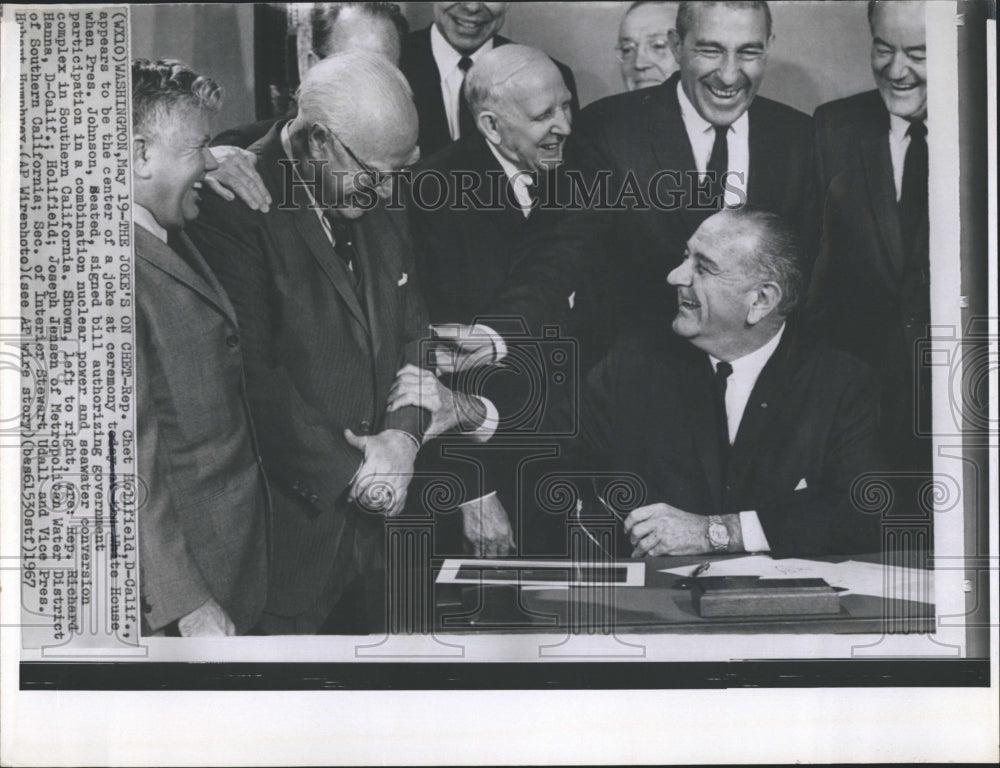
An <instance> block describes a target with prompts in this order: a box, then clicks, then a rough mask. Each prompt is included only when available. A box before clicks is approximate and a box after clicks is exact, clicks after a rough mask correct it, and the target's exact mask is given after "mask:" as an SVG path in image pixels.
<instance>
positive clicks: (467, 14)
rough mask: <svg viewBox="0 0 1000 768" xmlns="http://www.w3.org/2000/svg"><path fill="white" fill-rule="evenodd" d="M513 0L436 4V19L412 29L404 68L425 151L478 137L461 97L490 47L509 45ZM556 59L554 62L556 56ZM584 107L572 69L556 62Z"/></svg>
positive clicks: (429, 152) (574, 106)
mask: <svg viewBox="0 0 1000 768" xmlns="http://www.w3.org/2000/svg"><path fill="white" fill-rule="evenodd" d="M508 5H509V3H455V2H449V3H434V23H433V24H431V25H430V26H429V27H427V28H426V29H420V30H417V31H415V32H411V33H410V34H409V36H408V37H407V38H406V41H405V43H404V45H403V58H402V61H401V63H400V69H402V70H403V74H405V75H406V79H407V80H409V81H410V87H411V88H412V89H413V100H414V102H415V103H416V105H417V113H418V114H419V116H420V138H419V140H418V144H419V146H420V153H421V154H422V155H423V156H424V157H430V155H432V154H433V153H435V152H437V151H438V150H439V149H441V148H442V147H444V146H445V145H447V144H448V143H449V142H451V141H453V140H454V139H457V138H459V137H461V136H469V135H474V134H475V132H476V127H475V120H474V119H473V117H472V113H471V112H470V111H469V105H468V103H467V102H465V101H464V99H463V97H462V84H463V83H464V82H465V77H466V73H467V72H468V71H469V69H470V68H471V67H472V65H473V64H475V63H476V62H477V61H479V59H480V57H482V56H483V54H485V53H486V52H487V51H490V50H492V49H493V48H494V47H497V46H501V45H506V44H508V43H510V40H508V39H507V38H506V37H503V36H502V35H499V34H498V32H499V31H500V29H501V27H503V23H504V19H505V17H506V15H507V6H508ZM553 61H554V60H553ZM555 64H556V66H558V67H559V71H560V72H561V73H562V76H563V79H564V80H565V84H566V87H567V88H568V89H569V91H570V94H571V95H572V109H573V112H574V114H575V113H576V112H577V110H578V109H579V103H578V102H577V97H576V81H575V80H574V78H573V72H572V70H571V69H570V68H569V67H567V66H566V65H565V64H561V63H559V62H555Z"/></svg>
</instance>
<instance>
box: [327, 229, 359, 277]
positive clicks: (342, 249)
mask: <svg viewBox="0 0 1000 768" xmlns="http://www.w3.org/2000/svg"><path fill="white" fill-rule="evenodd" d="M326 220H327V221H328V222H330V230H331V232H332V233H333V241H334V242H333V250H334V252H335V253H336V254H337V255H338V256H339V257H340V260H341V261H342V262H344V266H345V267H347V273H348V275H350V278H351V284H352V285H353V287H354V290H355V291H357V290H358V288H359V286H360V285H361V273H360V271H359V270H358V263H357V259H356V258H355V256H356V253H355V250H354V240H353V238H352V237H351V230H350V229H349V228H348V226H347V223H346V222H344V221H343V220H342V219H338V218H335V217H333V216H327V218H326Z"/></svg>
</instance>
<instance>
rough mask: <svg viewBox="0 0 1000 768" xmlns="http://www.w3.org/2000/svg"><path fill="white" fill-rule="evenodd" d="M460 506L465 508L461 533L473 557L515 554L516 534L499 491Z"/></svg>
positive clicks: (462, 508)
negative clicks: (499, 497) (498, 496)
mask: <svg viewBox="0 0 1000 768" xmlns="http://www.w3.org/2000/svg"><path fill="white" fill-rule="evenodd" d="M458 508H459V509H461V510H462V533H463V534H464V536H465V540H466V542H468V544H469V545H470V546H471V547H472V554H473V556H474V557H504V556H506V555H512V554H514V533H513V531H512V530H511V528H510V520H509V519H508V517H507V511H506V510H505V509H504V508H503V504H501V503H500V499H498V498H497V495H496V493H491V494H489V495H488V496H485V497H483V498H481V499H476V500H475V501H467V502H465V503H464V504H460V505H459V507H458Z"/></svg>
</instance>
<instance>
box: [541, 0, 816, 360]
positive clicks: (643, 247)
mask: <svg viewBox="0 0 1000 768" xmlns="http://www.w3.org/2000/svg"><path fill="white" fill-rule="evenodd" d="M772 39H773V35H772V32H771V14H770V10H769V8H768V5H767V3H765V2H694V3H681V4H680V6H679V8H678V11H677V19H676V25H675V29H674V30H673V31H672V32H671V33H670V41H671V45H672V48H673V53H674V57H675V58H676V59H677V62H678V65H679V67H680V71H679V72H678V73H675V74H674V75H673V76H672V77H670V79H668V80H667V81H666V82H664V83H663V84H661V85H658V86H653V87H651V88H642V89H639V90H635V91H632V92H629V93H622V94H618V95H615V96H610V97H608V98H605V99H601V100H600V101H598V102H596V103H594V104H591V105H590V106H588V107H587V108H586V109H585V110H584V111H583V113H582V114H581V115H580V119H579V120H578V121H576V122H575V123H574V130H573V136H572V137H571V138H570V140H569V142H568V143H567V148H566V167H567V169H568V171H569V172H570V173H572V174H576V175H577V177H578V178H579V180H580V182H579V184H578V185H577V188H576V189H573V188H572V186H571V188H570V190H569V191H570V196H571V197H572V200H571V205H569V206H567V207H566V210H559V211H553V215H552V216H548V215H546V219H547V220H548V224H549V226H546V227H544V228H541V227H540V228H538V229H536V230H535V231H534V232H533V233H532V236H531V237H529V238H528V242H527V243H526V246H525V247H526V249H527V251H528V253H530V254H533V255H534V254H548V253H550V252H553V251H567V252H571V253H576V254H580V255H583V256H584V257H585V259H586V260H587V261H589V262H590V263H592V264H593V274H592V275H591V276H590V280H589V281H587V282H586V284H583V285H581V288H580V292H579V293H578V295H577V303H578V308H579V309H580V310H581V313H582V314H583V315H584V316H585V318H586V319H587V320H588V323H587V325H588V327H587V329H586V330H585V333H586V337H587V338H588V340H589V342H590V346H591V355H590V357H592V358H593V357H595V356H596V354H597V353H598V352H599V351H600V350H601V349H604V348H606V346H607V344H608V343H609V341H610V340H611V339H612V338H614V336H615V335H616V334H617V333H618V332H620V331H622V330H626V329H634V328H635V327H636V326H637V325H638V324H640V323H642V322H643V321H644V320H645V319H647V318H652V319H654V320H655V321H656V323H657V325H658V326H660V327H667V325H668V320H669V318H670V315H671V311H672V308H673V306H674V297H673V296H671V295H670V294H669V293H668V292H667V291H666V286H665V284H664V282H663V279H662V278H663V276H664V275H665V274H666V273H667V272H669V271H670V270H671V269H673V268H674V267H675V266H677V264H679V263H680V261H681V258H682V254H683V251H684V244H685V242H686V241H687V239H688V237H690V236H691V234H692V233H693V232H694V230H695V229H697V227H698V225H699V224H700V223H701V222H702V221H703V220H704V219H705V218H706V217H707V216H709V215H710V214H711V213H712V212H713V211H715V210H717V209H718V208H719V207H720V206H721V205H722V204H723V203H725V204H726V205H729V206H738V205H741V204H743V203H745V202H749V203H751V204H753V205H755V206H757V207H759V208H763V209H765V210H771V211H775V212H778V213H781V214H782V215H783V216H784V217H786V218H787V219H788V220H789V221H790V222H791V223H792V224H793V226H796V227H798V228H800V229H801V230H802V231H803V233H804V234H805V235H806V238H807V239H806V242H807V253H808V243H809V242H810V241H811V239H812V237H813V236H812V235H811V234H810V231H811V229H812V228H813V227H814V226H815V225H814V223H813V222H814V220H815V214H814V212H813V207H814V206H813V203H812V200H813V182H814V170H813V164H812V135H811V124H810V120H809V117H808V116H807V115H804V114H802V113H800V112H798V111H796V110H794V109H792V108H791V107H788V106H786V105H784V104H779V103H777V102H774V101H771V100H770V99H766V98H763V97H759V96H757V92H758V90H759V89H760V86H761V83H762V82H763V80H764V74H765V71H766V69H767V61H768V55H769V53H770V49H771V42H772ZM605 184H606V187H603V186H602V185H605ZM723 192H725V195H723V194H722V193H723ZM588 193H589V194H588ZM546 213H547V212H546Z"/></svg>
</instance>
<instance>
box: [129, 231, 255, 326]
mask: <svg viewBox="0 0 1000 768" xmlns="http://www.w3.org/2000/svg"><path fill="white" fill-rule="evenodd" d="M182 237H183V238H184V240H185V241H186V244H187V245H189V246H190V250H191V253H190V256H191V258H192V260H193V261H195V266H192V265H191V264H190V263H188V260H187V259H185V258H184V257H183V256H181V255H180V254H179V253H177V252H176V251H174V249H173V248H171V247H170V246H168V245H167V244H166V243H164V242H163V241H162V240H160V239H159V238H158V237H156V235H154V234H152V233H151V232H149V231H148V230H147V229H146V228H145V227H143V226H142V225H141V224H136V226H135V238H136V245H137V248H136V256H137V257H139V258H141V259H144V260H145V261H147V262H149V263H150V264H152V265H153V266H154V267H156V268H157V269H159V270H161V271H163V272H166V273H167V274H168V275H170V276H171V277H173V278H174V279H175V280H178V281H180V282H182V283H184V285H186V286H188V288H190V289H191V290H192V291H194V292H195V293H197V294H198V295H199V296H201V297H202V298H203V299H205V301H207V302H208V303H209V304H211V305H212V306H213V307H215V308H216V310H218V311H219V312H220V313H221V314H222V315H224V316H225V317H226V318H227V319H228V320H229V321H230V322H232V323H233V324H234V325H235V324H236V313H235V312H234V311H233V306H232V304H230V303H229V297H228V296H227V295H226V292H225V291H224V290H223V289H222V286H220V285H219V283H218V281H217V280H216V279H215V276H214V275H213V274H212V272H211V270H210V269H209V268H208V265H207V264H206V263H205V261H204V259H202V257H201V254H200V253H198V250H197V249H196V248H195V247H194V245H193V244H192V243H191V241H190V240H188V239H187V235H182ZM199 260H200V262H201V263H200V264H198V261H199ZM196 267H197V268H196Z"/></svg>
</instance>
